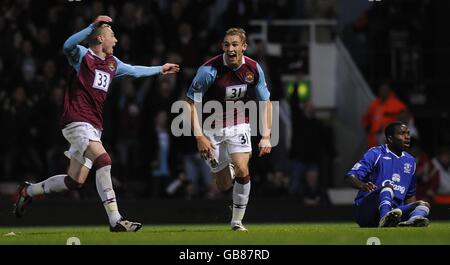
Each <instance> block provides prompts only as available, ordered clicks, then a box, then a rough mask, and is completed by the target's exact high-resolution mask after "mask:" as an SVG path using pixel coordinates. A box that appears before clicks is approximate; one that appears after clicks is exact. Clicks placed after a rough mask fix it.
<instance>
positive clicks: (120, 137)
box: [0, 0, 333, 205]
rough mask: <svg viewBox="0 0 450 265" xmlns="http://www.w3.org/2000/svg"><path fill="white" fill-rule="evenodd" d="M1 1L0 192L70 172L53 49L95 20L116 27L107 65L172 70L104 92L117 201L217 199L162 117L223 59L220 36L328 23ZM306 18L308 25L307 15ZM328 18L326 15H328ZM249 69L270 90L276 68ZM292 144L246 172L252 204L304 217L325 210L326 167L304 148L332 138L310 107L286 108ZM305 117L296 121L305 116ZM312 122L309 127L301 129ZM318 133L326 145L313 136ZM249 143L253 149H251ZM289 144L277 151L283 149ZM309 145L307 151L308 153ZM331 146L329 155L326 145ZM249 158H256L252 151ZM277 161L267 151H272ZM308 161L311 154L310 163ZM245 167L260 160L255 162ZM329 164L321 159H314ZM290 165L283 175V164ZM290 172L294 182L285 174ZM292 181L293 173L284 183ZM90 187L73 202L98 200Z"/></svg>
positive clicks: (59, 57)
mask: <svg viewBox="0 0 450 265" xmlns="http://www.w3.org/2000/svg"><path fill="white" fill-rule="evenodd" d="M87 2H88V1H86V3H85V1H62V0H60V1H29V0H18V1H6V2H3V3H2V4H1V15H0V34H1V36H2V41H1V42H0V87H1V90H0V109H1V112H0V123H1V124H3V126H2V130H0V138H1V139H6V140H3V141H1V142H0V158H1V159H0V161H1V163H0V182H3V183H5V182H18V181H21V180H25V179H27V180H32V181H40V180H42V179H45V178H47V177H48V176H51V175H54V174H56V173H59V172H65V170H66V167H67V165H68V160H67V158H65V157H64V155H63V151H64V150H66V149H67V148H68V146H67V142H66V141H65V139H64V138H63V136H62V135H61V131H60V124H59V118H60V114H61V111H62V103H63V96H64V89H65V87H66V86H67V84H68V82H69V80H68V78H69V77H70V74H71V71H72V69H71V67H70V66H69V64H68V63H67V60H66V58H65V56H64V55H63V53H62V44H63V43H64V41H65V40H66V39H67V38H68V37H69V36H70V35H72V34H73V33H75V32H77V31H79V30H81V29H83V28H85V27H86V26H88V25H89V23H91V22H92V21H93V19H94V18H95V17H96V16H97V15H101V14H107V15H109V16H110V17H112V18H113V25H112V26H113V30H114V31H115V33H116V37H117V39H118V44H117V46H116V48H115V53H114V55H115V56H117V57H118V58H120V59H121V60H122V61H124V62H127V63H130V64H138V65H161V64H163V63H165V62H173V63H178V64H180V65H181V67H182V71H181V72H180V74H178V75H174V76H171V77H162V76H161V77H155V78H145V79H138V80H134V79H131V78H124V79H120V80H116V81H115V82H113V84H112V87H111V88H110V91H109V95H108V101H107V105H106V109H105V119H104V120H105V122H104V132H103V136H102V141H103V143H104V145H105V147H106V148H107V150H108V152H109V153H110V155H111V157H112V161H113V167H112V175H113V178H114V185H115V187H116V191H117V192H120V193H122V194H123V196H127V195H129V196H130V197H184V198H220V197H222V196H224V195H226V194H222V193H220V192H218V191H217V190H216V188H215V184H214V180H213V179H212V177H211V173H210V172H209V169H208V168H207V166H206V164H205V163H204V162H203V161H202V160H201V158H200V157H199V155H198V153H197V149H196V142H195V139H193V138H192V137H174V136H173V135H172V134H171V132H170V124H171V122H172V118H173V117H174V115H175V114H172V113H171V111H170V109H171V105H172V103H173V102H174V101H176V100H179V99H182V98H184V94H185V91H186V89H187V88H188V86H189V85H190V82H191V80H192V78H193V76H194V75H195V71H196V69H197V68H198V67H199V66H200V65H201V64H202V63H203V62H204V61H205V60H207V59H208V58H210V57H212V56H214V55H217V54H219V53H221V48H220V43H221V39H222V37H223V33H224V31H225V30H226V29H227V28H229V27H235V26H237V27H242V28H244V29H246V30H247V32H248V33H249V32H251V28H250V26H249V24H248V22H249V20H251V19H266V20H271V19H287V18H307V16H311V15H312V16H329V15H332V14H331V13H332V12H331V13H330V12H329V11H327V10H329V9H328V8H325V9H324V10H325V11H322V12H319V11H317V10H323V8H322V9H321V7H320V6H319V7H317V4H316V3H314V2H313V1H307V0H306V1H292V0H284V1H279V0H277V1H275V0H268V1H243V0H232V1H223V0H222V1H221V0H217V1H215V0H204V1H200V0H194V1H192V0H190V1H187V0H177V1H159V0H153V1H92V2H91V1H89V2H88V3H87ZM301 6H303V7H306V6H309V7H311V6H312V8H309V10H310V12H309V15H308V14H306V12H305V10H307V8H302V7H301ZM325 7H326V6H325ZM254 51H255V52H254V53H249V54H248V55H249V56H250V57H253V58H254V59H256V60H258V61H259V62H260V64H261V65H263V66H264V68H265V69H264V70H265V72H266V76H267V80H275V81H274V82H277V80H278V79H279V78H276V77H272V76H274V75H275V74H274V72H275V71H272V72H271V70H270V69H276V68H277V67H278V66H277V64H276V63H275V64H271V65H270V68H269V66H268V64H267V61H265V60H264V58H263V53H262V52H261V49H257V48H256V49H254ZM268 85H269V89H271V90H272V100H280V99H281V98H282V97H283V93H282V91H281V89H280V86H279V84H272V83H269V84H268ZM288 104H289V106H290V108H291V110H292V111H293V112H295V113H296V114H295V115H292V117H294V116H295V117H300V118H299V120H296V121H294V123H293V124H294V132H293V134H294V135H298V137H297V136H296V137H293V139H295V140H294V141H292V148H291V149H290V150H291V151H290V152H289V150H288V149H287V148H286V147H285V148H283V147H281V148H280V151H274V153H273V154H272V155H271V156H269V157H267V158H263V159H256V158H253V159H252V161H251V162H250V163H251V164H250V167H251V169H250V170H251V175H252V181H253V183H254V184H253V185H252V187H254V188H252V189H253V192H254V193H253V194H255V196H266V197H267V196H278V197H280V196H281V197H282V196H290V197H296V198H298V199H300V200H302V201H303V202H304V203H305V204H308V205H318V204H325V203H328V198H327V195H326V193H325V188H326V185H327V184H326V182H327V181H325V180H323V181H322V176H324V175H325V174H328V173H330V171H327V170H324V171H323V172H322V171H321V169H322V168H330V161H331V159H332V158H331V156H332V155H333V153H332V152H331V153H330V155H326V156H324V155H323V152H328V151H329V150H325V149H323V148H322V147H321V145H316V146H315V145H312V142H311V141H310V139H311V138H307V137H310V136H312V137H315V138H316V139H317V141H322V139H321V138H322V137H326V138H327V139H329V140H331V139H332V135H331V132H330V130H329V129H327V127H326V126H325V125H324V124H322V122H321V121H319V120H318V119H316V118H315V117H314V109H313V106H312V104H309V103H300V102H289V103H288ZM306 105H307V106H308V107H306V109H307V110H306V111H303V109H304V106H306ZM304 121H305V122H309V123H310V124H311V127H309V126H305V127H303V126H304V125H301V124H302V122H304ZM317 132H323V133H319V134H318V133H317ZM253 143H257V139H253ZM290 144H291V143H286V145H290ZM305 145H306V146H305ZM331 146H332V145H331ZM253 149H254V152H256V151H257V150H258V149H257V146H254V148H253ZM274 150H276V149H274ZM309 152H311V153H309ZM253 157H257V155H256V153H255V154H254V155H253ZM324 157H327V159H325V160H324V159H323V158H324ZM291 162H292V163H291ZM291 167H294V168H295V170H291ZM292 172H294V173H292ZM93 179H94V178H92V177H90V178H89V180H88V183H87V185H88V186H89V185H91V186H92V187H91V188H89V187H88V188H85V189H83V190H81V191H80V192H79V193H77V195H76V196H91V195H92V196H96V193H95V187H94V186H95V182H94V181H93Z"/></svg>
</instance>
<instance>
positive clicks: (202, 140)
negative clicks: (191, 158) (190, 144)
mask: <svg viewBox="0 0 450 265" xmlns="http://www.w3.org/2000/svg"><path fill="white" fill-rule="evenodd" d="M196 139H197V148H198V151H199V152H200V155H201V156H202V157H203V159H205V160H206V159H209V158H211V156H212V155H213V153H214V149H216V147H215V146H214V145H213V144H212V143H211V141H210V140H209V139H208V138H206V137H205V136H203V135H202V136H198V137H196Z"/></svg>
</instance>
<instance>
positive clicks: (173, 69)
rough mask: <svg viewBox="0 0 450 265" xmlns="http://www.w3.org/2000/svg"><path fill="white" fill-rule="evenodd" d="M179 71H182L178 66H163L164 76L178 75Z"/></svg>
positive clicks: (167, 64)
mask: <svg viewBox="0 0 450 265" xmlns="http://www.w3.org/2000/svg"><path fill="white" fill-rule="evenodd" d="M178 71H180V66H179V65H178V64H174V63H166V64H164V65H163V66H162V74H163V75H167V74H175V73H178Z"/></svg>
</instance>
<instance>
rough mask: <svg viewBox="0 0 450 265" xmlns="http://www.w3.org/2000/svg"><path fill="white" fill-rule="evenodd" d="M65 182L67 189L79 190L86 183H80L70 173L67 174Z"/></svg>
mask: <svg viewBox="0 0 450 265" xmlns="http://www.w3.org/2000/svg"><path fill="white" fill-rule="evenodd" d="M64 184H66V187H67V189H69V190H78V189H80V188H81V187H83V184H84V183H80V182H78V181H75V180H74V179H73V178H72V177H70V176H69V175H67V176H66V177H65V178H64Z"/></svg>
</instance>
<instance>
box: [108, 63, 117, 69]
mask: <svg viewBox="0 0 450 265" xmlns="http://www.w3.org/2000/svg"><path fill="white" fill-rule="evenodd" d="M108 68H109V70H111V71H114V70H115V69H116V66H115V65H114V63H113V62H110V63H109V64H108Z"/></svg>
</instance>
